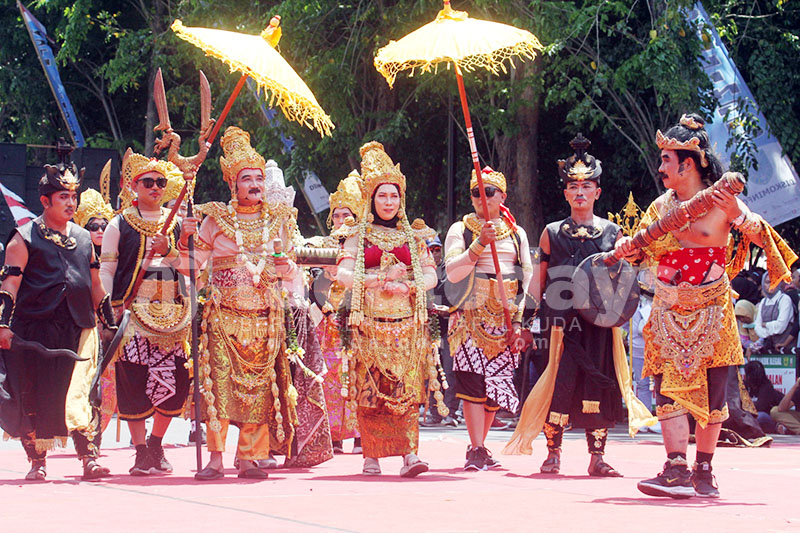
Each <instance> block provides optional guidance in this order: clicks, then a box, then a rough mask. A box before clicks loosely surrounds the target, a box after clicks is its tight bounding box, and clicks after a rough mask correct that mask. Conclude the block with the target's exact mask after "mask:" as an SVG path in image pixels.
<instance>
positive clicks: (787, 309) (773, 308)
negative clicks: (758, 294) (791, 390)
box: [755, 274, 795, 353]
mask: <svg viewBox="0 0 800 533" xmlns="http://www.w3.org/2000/svg"><path fill="white" fill-rule="evenodd" d="M761 291H762V292H763V293H764V298H763V299H762V300H761V301H760V302H758V306H757V308H756V319H755V331H756V334H757V335H758V336H759V337H761V338H762V339H764V348H763V350H762V351H765V352H773V353H781V351H782V350H784V349H785V348H787V347H793V346H794V344H795V342H794V341H795V339H794V335H793V334H792V331H791V328H790V327H789V326H790V324H791V321H792V319H793V318H794V308H793V306H792V299H791V298H789V296H788V295H787V294H785V293H784V292H783V291H782V290H780V288H776V289H775V290H774V291H770V290H769V275H767V274H764V277H763V278H762V281H761Z"/></svg>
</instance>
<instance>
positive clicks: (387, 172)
mask: <svg viewBox="0 0 800 533" xmlns="http://www.w3.org/2000/svg"><path fill="white" fill-rule="evenodd" d="M359 152H360V154H361V178H362V180H363V181H362V183H361V196H362V197H363V198H364V203H365V204H367V205H369V203H370V200H371V199H372V193H374V192H375V189H377V188H378V186H380V185H383V184H384V183H391V184H394V185H397V187H398V188H399V189H400V196H401V197H403V198H404V197H405V195H406V177H405V176H404V175H403V173H402V172H400V164H399V163H398V164H397V165H395V164H394V162H393V161H392V159H391V158H390V157H389V155H388V154H387V153H386V152H385V151H384V149H383V145H382V144H381V143H379V142H377V141H371V142H368V143H367V144H365V145H364V146H362V147H361V149H360V150H359Z"/></svg>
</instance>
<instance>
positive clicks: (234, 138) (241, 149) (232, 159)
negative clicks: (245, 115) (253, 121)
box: [219, 126, 266, 189]
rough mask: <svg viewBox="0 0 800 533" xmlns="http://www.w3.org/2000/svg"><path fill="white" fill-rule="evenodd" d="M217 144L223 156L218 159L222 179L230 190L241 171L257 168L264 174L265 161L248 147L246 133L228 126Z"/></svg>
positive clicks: (247, 135) (248, 140)
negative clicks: (220, 147)
mask: <svg viewBox="0 0 800 533" xmlns="http://www.w3.org/2000/svg"><path fill="white" fill-rule="evenodd" d="M219 144H220V146H222V151H223V152H224V154H225V155H224V156H220V158H219V166H220V167H221V168H222V178H223V179H224V180H225V181H226V182H227V183H228V185H230V186H231V189H233V188H234V187H235V185H236V176H238V175H239V172H241V171H242V169H245V168H257V169H260V170H261V172H262V173H263V172H265V168H266V161H264V158H263V157H261V155H260V154H259V153H258V152H256V151H255V150H253V147H252V146H251V145H250V134H249V133H247V132H246V131H244V130H242V129H240V128H237V127H236V126H228V128H227V129H226V130H225V134H224V135H223V136H222V139H220V141H219Z"/></svg>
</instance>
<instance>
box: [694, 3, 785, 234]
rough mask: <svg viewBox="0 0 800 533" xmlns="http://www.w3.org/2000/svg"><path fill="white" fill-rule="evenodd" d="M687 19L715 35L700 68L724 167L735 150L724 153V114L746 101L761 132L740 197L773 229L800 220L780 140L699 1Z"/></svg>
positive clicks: (734, 111)
mask: <svg viewBox="0 0 800 533" xmlns="http://www.w3.org/2000/svg"><path fill="white" fill-rule="evenodd" d="M689 20H692V21H696V22H702V24H700V26H704V27H705V28H706V31H708V32H709V34H710V36H711V43H710V46H709V48H708V49H707V50H704V51H703V54H702V59H701V63H702V65H703V70H704V71H705V72H706V74H707V75H708V77H709V78H710V79H711V82H712V83H713V84H714V95H715V96H716V97H717V100H718V101H719V106H718V107H717V109H716V110H715V111H714V117H713V122H712V123H711V124H707V125H706V131H708V136H709V137H710V138H711V142H712V143H714V150H715V151H716V152H717V154H719V156H720V158H721V159H722V162H723V165H724V166H728V165H729V164H730V155H731V152H732V151H733V150H734V148H735V147H734V146H733V145H731V149H730V150H728V149H726V148H725V145H726V144H727V143H728V139H729V138H730V136H731V134H730V129H731V128H730V125H729V123H726V122H725V115H726V114H728V120H729V121H732V120H734V119H736V117H737V108H738V107H739V106H740V105H741V103H742V102H743V101H744V102H747V101H749V102H748V103H749V104H750V107H751V109H752V112H753V114H754V115H755V116H756V117H757V118H758V123H759V127H760V128H761V132H760V134H759V135H758V137H756V138H755V139H753V141H754V143H755V147H756V154H755V155H756V160H757V161H758V170H755V169H753V168H750V169H748V179H747V195H744V194H742V195H741V196H740V198H741V199H742V200H743V201H744V202H745V203H746V204H747V206H748V207H749V208H750V209H752V210H753V211H755V212H756V213H758V214H760V215H761V216H763V217H764V219H765V220H766V221H767V222H769V223H770V224H772V225H773V226H777V225H778V224H780V223H782V222H786V221H787V220H791V219H793V218H795V217H797V216H800V183H799V182H798V177H797V172H795V170H794V167H793V166H792V162H791V161H789V158H788V157H786V156H785V155H783V149H782V148H781V145H780V143H779V142H778V140H777V139H776V138H775V137H774V136H773V135H772V134H771V133H770V131H769V125H768V124H767V119H766V118H764V115H763V114H762V113H761V111H759V109H758V105H757V104H756V101H755V99H754V98H753V94H752V93H751V92H750V89H749V88H748V87H747V84H746V83H745V82H744V79H742V75H741V74H740V73H739V70H738V69H737V68H736V65H735V64H734V63H733V61H732V60H731V58H730V56H729V55H728V51H727V49H726V48H725V45H723V44H722V40H721V39H720V37H719V34H718V33H717V30H716V29H715V28H714V25H713V24H711V20H710V19H709V17H708V13H706V10H705V9H704V8H703V6H702V4H701V3H700V2H697V3H696V4H695V6H694V9H692V10H691V11H690V12H689Z"/></svg>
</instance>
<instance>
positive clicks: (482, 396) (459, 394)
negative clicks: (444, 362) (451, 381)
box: [453, 370, 500, 411]
mask: <svg viewBox="0 0 800 533" xmlns="http://www.w3.org/2000/svg"><path fill="white" fill-rule="evenodd" d="M453 374H455V375H456V398H458V399H460V400H464V401H465V402H470V403H482V404H483V408H484V409H485V410H487V411H497V410H498V409H500V406H499V405H498V404H497V402H495V401H494V400H492V399H491V398H488V397H487V396H486V378H485V377H484V376H483V375H482V374H478V373H475V372H465V371H463V370H455V371H453Z"/></svg>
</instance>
